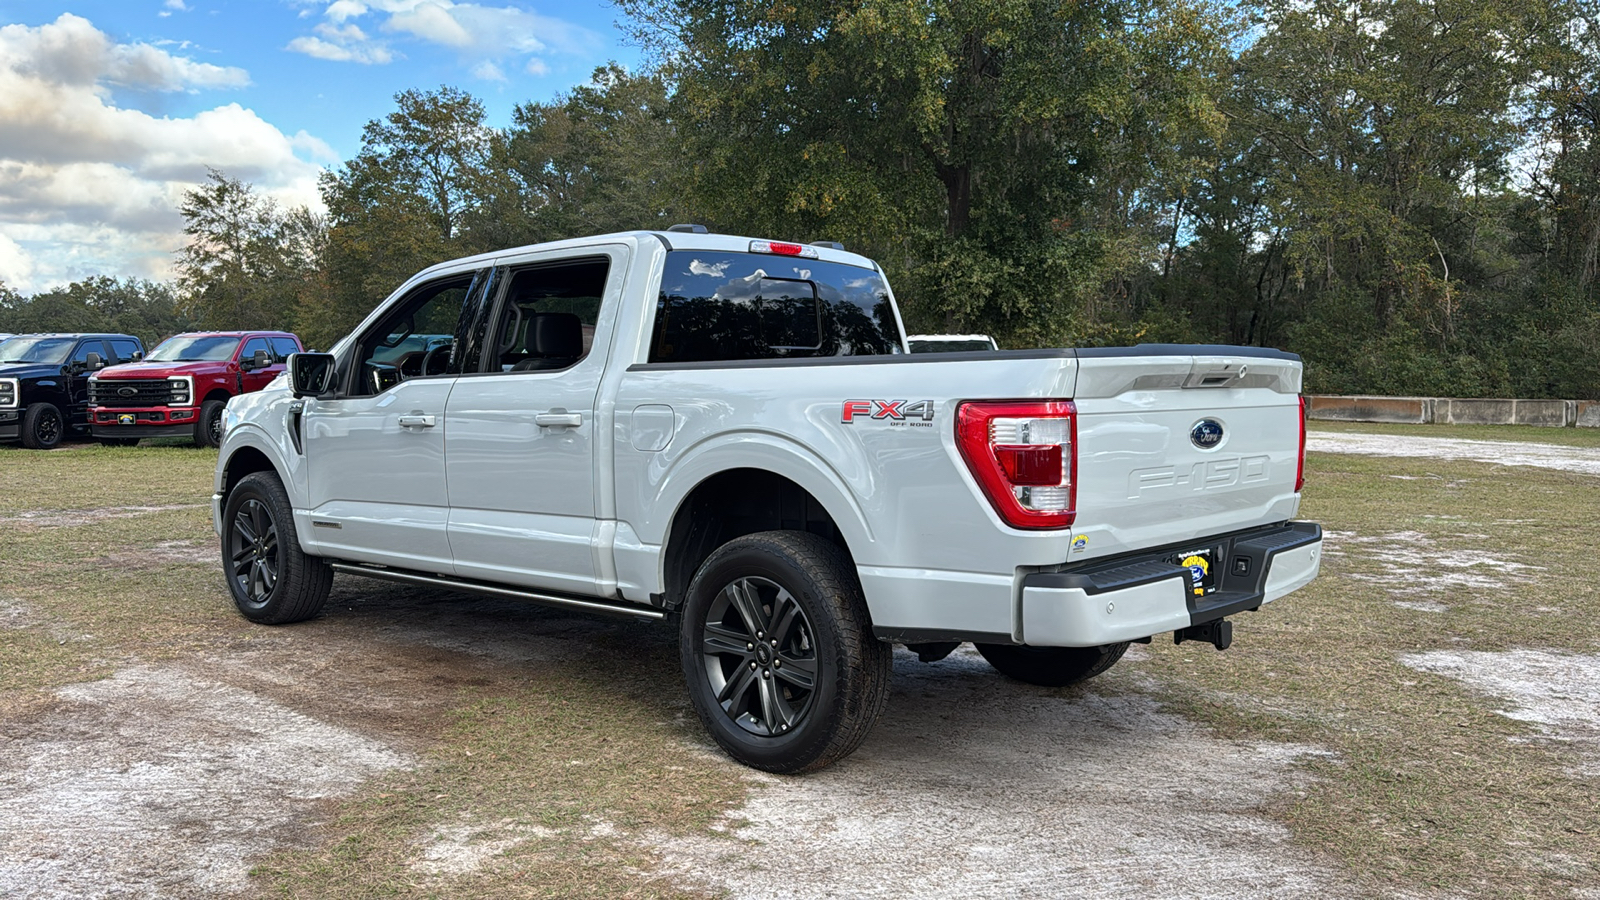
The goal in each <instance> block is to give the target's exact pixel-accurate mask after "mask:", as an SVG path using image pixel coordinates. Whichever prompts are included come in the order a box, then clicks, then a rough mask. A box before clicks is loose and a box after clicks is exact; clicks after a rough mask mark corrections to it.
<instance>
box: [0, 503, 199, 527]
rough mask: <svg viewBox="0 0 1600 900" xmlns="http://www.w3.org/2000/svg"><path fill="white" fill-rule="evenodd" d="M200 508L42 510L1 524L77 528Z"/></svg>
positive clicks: (0, 520) (3, 519)
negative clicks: (107, 521) (115, 520)
mask: <svg viewBox="0 0 1600 900" xmlns="http://www.w3.org/2000/svg"><path fill="white" fill-rule="evenodd" d="M201 506H203V504H199V503H178V504H167V505H165V506H106V507H101V508H99V509H41V510H36V511H30V512H23V513H19V514H17V515H14V516H0V525H3V526H6V527H10V528H76V527H78V526H80V525H92V524H94V523H95V522H103V521H105V520H106V519H132V518H135V517H137V516H148V515H150V514H151V513H158V512H167V511H169V510H174V509H198V508H200V507H201Z"/></svg>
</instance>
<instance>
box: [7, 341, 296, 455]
mask: <svg viewBox="0 0 1600 900" xmlns="http://www.w3.org/2000/svg"><path fill="white" fill-rule="evenodd" d="M302 349H304V348H303V347H302V346H301V344H300V339H299V338H297V337H295V336H294V335H292V334H289V333H287V332H282V331H212V332H195V333H189V334H180V335H176V336H174V337H171V338H168V339H167V340H165V341H162V342H161V344H160V345H159V346H157V347H156V349H155V350H154V351H152V352H151V353H150V354H149V355H148V356H147V355H145V352H144V350H145V348H144V343H143V342H142V341H140V340H139V339H138V338H137V337H134V336H133V335H128V334H29V335H13V336H9V337H7V338H6V339H5V340H3V341H0V441H20V442H21V443H22V445H23V446H25V447H28V448H30V449H35V450H48V449H50V448H52V447H55V446H56V445H58V444H59V443H61V442H62V441H63V440H66V439H68V438H71V437H74V436H80V437H81V436H92V437H93V438H94V439H95V440H98V441H99V442H100V443H102V444H109V445H113V446H123V445H130V444H136V443H138V442H139V440H140V439H141V438H147V437H188V438H192V439H193V440H194V442H195V443H196V444H198V445H200V446H202V447H215V446H217V444H218V442H219V440H220V438H221V425H222V410H223V407H224V406H226V405H227V402H228V400H229V399H230V398H232V397H236V396H238V395H240V394H246V393H250V392H251V391H257V390H260V389H261V388H263V387H265V386H266V385H267V383H268V382H270V381H272V379H274V378H276V377H277V376H278V375H280V374H282V373H283V370H284V364H285V362H286V361H287V360H288V358H289V356H290V354H293V353H296V352H298V351H300V350H302Z"/></svg>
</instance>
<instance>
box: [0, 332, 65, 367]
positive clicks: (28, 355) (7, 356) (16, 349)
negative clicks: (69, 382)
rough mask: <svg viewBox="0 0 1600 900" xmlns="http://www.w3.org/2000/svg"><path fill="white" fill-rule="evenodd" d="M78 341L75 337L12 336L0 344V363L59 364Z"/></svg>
mask: <svg viewBox="0 0 1600 900" xmlns="http://www.w3.org/2000/svg"><path fill="white" fill-rule="evenodd" d="M77 343H78V339H77V338H75V337H14V338H10V339H8V340H7V341H6V342H5V343H4V344H0V365H4V364H6V363H50V364H53V365H60V364H62V363H64V362H66V361H67V354H69V353H71V352H72V348H73V346H74V345H75V344H77Z"/></svg>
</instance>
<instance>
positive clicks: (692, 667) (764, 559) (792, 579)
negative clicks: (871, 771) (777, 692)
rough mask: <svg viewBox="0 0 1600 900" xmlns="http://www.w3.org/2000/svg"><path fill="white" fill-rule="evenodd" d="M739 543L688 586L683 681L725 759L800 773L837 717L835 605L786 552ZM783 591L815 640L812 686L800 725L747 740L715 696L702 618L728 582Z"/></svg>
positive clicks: (838, 655) (715, 556)
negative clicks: (753, 581) (764, 582)
mask: <svg viewBox="0 0 1600 900" xmlns="http://www.w3.org/2000/svg"><path fill="white" fill-rule="evenodd" d="M776 549H777V546H776V545H770V546H763V545H761V544H759V543H757V542H755V541H752V540H748V539H739V540H735V541H731V542H729V543H728V544H725V545H723V546H722V547H721V548H720V549H718V550H717V551H716V552H714V553H713V554H711V556H710V557H709V558H708V559H707V560H706V562H705V563H704V564H703V565H702V566H701V567H700V570H699V571H698V572H697V573H696V574H695V577H694V579H693V580H692V581H691V582H690V583H689V590H688V594H687V599H686V600H685V602H684V606H683V610H682V618H681V620H680V625H679V654H680V657H681V660H682V663H683V670H684V676H685V678H686V680H687V681H688V683H689V684H688V688H689V699H690V701H691V702H692V703H693V704H694V707H695V711H696V712H697V713H699V715H700V720H701V722H702V723H704V725H705V727H706V729H707V730H708V731H710V732H711V734H712V736H713V737H714V738H716V740H717V743H719V744H721V745H722V747H723V749H725V750H727V751H728V753H729V754H730V755H732V756H733V757H734V758H735V759H738V760H739V761H741V762H744V763H746V764H747V765H751V766H755V767H756V768H760V769H765V770H767V771H774V772H793V771H799V770H802V769H804V768H806V766H807V765H808V764H809V763H810V762H811V761H812V760H814V759H815V758H817V757H818V756H820V755H821V754H822V753H823V752H824V751H825V750H826V748H827V746H828V743H829V739H830V736H831V734H832V731H833V729H834V727H836V724H837V721H838V719H839V718H840V714H841V709H840V705H841V704H840V691H841V689H842V686H841V684H840V681H841V678H840V674H841V663H842V655H843V654H842V652H841V651H842V648H841V646H840V644H841V635H840V633H839V629H838V625H837V623H836V622H835V620H834V615H835V613H834V611H833V604H831V603H830V602H828V600H827V599H826V598H825V597H823V596H821V595H820V592H819V590H818V587H817V585H816V584H815V582H814V580H813V579H812V577H811V576H810V575H809V574H808V573H807V572H806V571H805V570H804V567H803V566H802V565H800V564H799V563H798V562H797V561H796V560H795V559H792V558H790V557H789V555H788V554H782V553H778V552H774V550H776ZM751 576H755V577H759V578H765V579H768V580H770V581H773V582H775V583H777V584H779V585H781V586H782V587H783V588H784V589H785V590H787V591H788V592H789V593H790V594H791V595H792V596H793V597H794V598H795V601H796V602H797V603H798V604H799V606H800V609H801V610H802V611H803V612H804V613H805V615H806V618H807V619H808V620H809V622H810V625H811V633H812V637H813V640H814V641H815V642H816V647H817V650H816V657H817V683H816V687H815V688H814V690H813V694H812V697H811V705H810V707H809V708H808V709H807V711H806V714H805V716H804V718H802V720H801V722H800V724H799V725H798V726H796V727H795V728H794V729H793V730H791V731H790V732H789V733H787V734H784V735H780V736H776V737H768V736H764V735H756V734H752V733H750V732H748V731H746V730H744V729H743V728H741V727H739V726H738V725H737V724H735V723H734V722H733V720H732V719H731V718H729V716H728V714H727V712H726V711H725V710H724V709H723V708H722V705H721V704H720V703H718V702H717V698H716V695H715V694H714V693H712V689H711V684H710V681H709V679H708V678H707V675H706V661H705V655H704V652H703V650H702V645H703V644H704V641H705V624H706V622H705V619H706V614H707V613H708V611H709V610H710V608H711V605H712V603H713V602H714V601H715V600H716V597H717V595H718V594H719V593H721V591H722V589H723V588H724V587H726V586H727V585H728V584H729V583H731V582H733V581H736V580H737V579H740V578H746V577H751Z"/></svg>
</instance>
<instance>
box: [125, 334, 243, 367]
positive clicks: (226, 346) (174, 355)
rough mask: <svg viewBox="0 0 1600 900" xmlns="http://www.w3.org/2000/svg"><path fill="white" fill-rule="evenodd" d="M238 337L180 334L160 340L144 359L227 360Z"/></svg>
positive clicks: (234, 347) (163, 360) (181, 360)
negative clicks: (158, 344)
mask: <svg viewBox="0 0 1600 900" xmlns="http://www.w3.org/2000/svg"><path fill="white" fill-rule="evenodd" d="M238 347H239V338H237V337H229V336H226V335H203V334H180V335H178V336H177V337H170V338H167V339H166V340H164V341H162V342H161V345H160V346H159V347H157V348H155V349H154V350H151V351H150V355H149V356H147V357H145V359H147V360H149V361H151V362H227V361H228V360H230V359H233V351H234V350H236V349H238Z"/></svg>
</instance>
